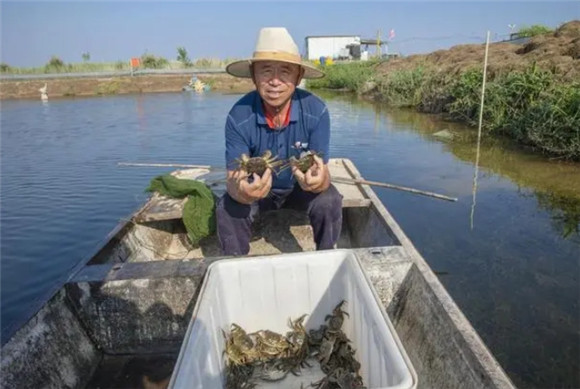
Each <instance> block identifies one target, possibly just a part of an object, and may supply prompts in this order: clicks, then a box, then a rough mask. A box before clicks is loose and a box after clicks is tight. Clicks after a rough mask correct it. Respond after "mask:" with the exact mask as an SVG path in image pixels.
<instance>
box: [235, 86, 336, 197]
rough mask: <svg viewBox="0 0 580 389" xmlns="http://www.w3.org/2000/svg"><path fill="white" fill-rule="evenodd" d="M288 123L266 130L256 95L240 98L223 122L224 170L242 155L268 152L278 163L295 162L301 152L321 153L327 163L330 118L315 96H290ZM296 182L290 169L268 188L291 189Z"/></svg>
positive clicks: (296, 94)
mask: <svg viewBox="0 0 580 389" xmlns="http://www.w3.org/2000/svg"><path fill="white" fill-rule="evenodd" d="M291 104H292V105H291V108H290V123H289V124H288V126H286V127H284V128H282V129H280V130H273V129H270V127H269V126H268V124H267V122H266V117H265V115H264V110H263V107H262V99H261V97H260V95H259V94H258V92H257V91H253V92H250V93H248V94H246V95H245V96H244V97H242V98H241V99H240V100H239V101H238V102H237V103H236V104H234V106H233V107H232V109H231V110H230V113H229V114H228V118H227V121H226V166H227V168H228V170H234V169H235V168H236V167H237V162H236V159H237V158H240V156H241V155H242V154H246V155H248V156H249V157H258V156H261V155H262V154H263V153H264V152H265V151H266V150H270V151H271V152H272V155H273V156H277V157H278V159H288V158H290V157H291V156H295V157H296V158H298V157H299V156H300V153H301V152H302V151H307V150H312V151H316V152H317V153H322V157H323V159H324V163H327V162H328V157H329V155H328V152H329V143H330V117H329V115H328V109H327V107H326V104H325V103H324V102H323V101H322V100H321V99H320V98H319V97H317V96H315V95H313V94H312V93H310V92H307V91H305V90H302V89H296V91H295V92H294V94H293V95H292V102H291ZM295 182H296V180H295V178H294V177H293V176H292V172H291V171H290V169H286V170H284V171H283V172H282V173H280V174H279V175H274V176H273V182H272V188H274V189H289V188H292V187H293V186H294V184H295Z"/></svg>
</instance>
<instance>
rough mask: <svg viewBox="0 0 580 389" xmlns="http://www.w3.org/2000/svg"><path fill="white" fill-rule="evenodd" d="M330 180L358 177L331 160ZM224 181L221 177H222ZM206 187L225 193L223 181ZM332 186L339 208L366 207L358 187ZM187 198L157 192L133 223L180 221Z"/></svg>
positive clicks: (180, 174)
mask: <svg viewBox="0 0 580 389" xmlns="http://www.w3.org/2000/svg"><path fill="white" fill-rule="evenodd" d="M328 166H329V169H330V175H331V177H335V178H342V179H345V178H346V179H361V178H362V177H360V174H359V173H358V171H357V170H356V168H355V167H354V165H352V162H350V161H349V160H345V159H342V158H336V159H330V160H329V162H328ZM208 173H210V171H209V170H208V169H187V170H179V171H177V172H174V173H172V174H173V175H174V176H176V177H177V178H183V179H196V178H198V177H200V176H203V175H205V174H208ZM221 178H222V179H223V174H222V177H221ZM206 182H208V185H210V187H211V188H212V189H213V190H214V192H215V193H216V194H217V195H221V194H222V193H224V191H225V185H224V183H223V181H222V182H221V183H212V180H211V179H209V178H208V179H207V181H206ZM333 185H334V186H335V187H336V189H338V191H339V192H340V194H341V195H342V196H343V199H342V207H343V208H353V207H369V206H370V204H371V201H370V199H369V198H368V197H367V196H366V195H365V194H364V192H363V191H362V190H361V188H360V187H359V186H358V185H351V184H345V183H338V182H335V183H333ZM186 201H187V199H173V198H169V197H167V196H161V195H159V194H157V193H155V194H154V195H153V197H152V198H151V201H149V202H147V204H146V205H145V206H144V207H143V208H142V209H141V210H140V211H139V212H137V214H136V215H135V218H134V221H135V222H136V223H144V222H151V221H162V220H174V219H181V217H182V213H183V206H184V205H185V202H186Z"/></svg>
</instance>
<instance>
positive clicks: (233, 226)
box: [216, 184, 342, 255]
mask: <svg viewBox="0 0 580 389" xmlns="http://www.w3.org/2000/svg"><path fill="white" fill-rule="evenodd" d="M280 208H290V209H296V210H300V211H305V212H307V214H308V217H309V219H310V225H311V226H312V229H313V232H314V241H315V242H316V249H317V250H326V249H332V248H334V245H335V244H336V242H337V241H338V237H339V236H340V229H341V227H342V196H341V194H340V193H339V192H338V190H337V189H336V188H335V187H334V186H333V185H330V187H329V188H328V189H327V190H326V191H324V192H322V193H311V192H305V191H303V190H302V188H300V186H299V185H298V184H296V185H295V186H294V188H293V189H289V190H276V189H273V190H272V191H271V192H270V193H269V194H268V196H267V197H266V198H263V199H261V200H259V201H257V202H255V203H253V204H251V205H246V204H241V203H238V202H237V201H236V200H234V199H233V198H232V197H231V196H230V195H229V194H228V193H227V192H226V194H224V195H223V196H222V198H221V199H220V200H219V202H218V205H217V208H216V216H217V232H218V237H219V240H220V245H221V248H222V252H223V254H224V255H246V254H248V252H249V251H250V238H251V237H252V222H253V221H254V218H255V217H256V216H257V215H258V213H259V212H260V211H262V212H264V211H270V210H277V209H280Z"/></svg>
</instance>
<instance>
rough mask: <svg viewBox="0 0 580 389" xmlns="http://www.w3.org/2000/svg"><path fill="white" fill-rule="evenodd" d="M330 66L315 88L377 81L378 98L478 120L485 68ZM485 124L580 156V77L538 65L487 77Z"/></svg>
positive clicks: (541, 147) (374, 87) (352, 88)
mask: <svg viewBox="0 0 580 389" xmlns="http://www.w3.org/2000/svg"><path fill="white" fill-rule="evenodd" d="M324 70H325V72H326V77H325V78H323V79H320V80H311V81H309V82H308V84H307V86H308V87H309V88H314V89H315V88H329V89H342V90H349V91H352V92H360V91H361V88H363V86H364V85H367V84H372V88H371V89H372V91H371V92H370V94H372V96H373V97H374V98H375V99H376V100H379V101H383V102H385V103H387V104H389V105H393V106H399V107H414V108H416V109H417V110H419V111H422V112H429V113H442V114H445V115H446V116H447V117H448V118H450V119H452V120H456V121H462V122H466V123H468V124H469V125H474V126H475V125H477V122H478V118H479V107H480V99H481V84H482V81H483V71H482V70H481V69H479V68H472V69H467V70H466V71H464V72H462V73H460V74H457V75H451V74H448V73H446V72H442V71H437V70H436V69H434V68H430V67H428V66H425V65H418V66H416V67H414V68H405V69H400V70H396V71H390V72H388V73H386V74H376V73H375V72H374V71H373V64H372V63H364V62H359V63H349V64H337V65H333V66H327V67H326V68H325V69H324ZM367 89H368V88H367ZM483 129H484V131H486V132H487V133H496V134H498V135H506V136H508V137H510V138H513V139H515V140H516V141H518V142H519V143H521V144H524V145H528V146H532V147H534V148H536V149H538V150H540V151H542V152H545V153H548V154H550V155H555V156H560V157H563V158H567V159H573V160H580V82H574V83H569V82H563V81H561V80H560V79H559V78H558V77H557V75H555V74H554V73H553V72H551V71H548V70H545V69H540V68H539V67H537V66H536V65H535V64H532V65H531V66H530V67H528V68H527V69H525V70H524V71H512V72H504V73H497V74H495V75H492V76H490V77H488V80H487V86H486V97H485V104H484V109H483Z"/></svg>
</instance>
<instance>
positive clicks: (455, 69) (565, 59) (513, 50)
mask: <svg viewBox="0 0 580 389" xmlns="http://www.w3.org/2000/svg"><path fill="white" fill-rule="evenodd" d="M532 63H536V65H537V66H538V67H540V68H542V69H546V70H550V71H552V72H554V74H556V75H558V76H559V77H561V78H562V79H563V80H570V81H572V80H576V81H577V80H579V79H580V21H579V20H575V21H572V22H568V23H566V24H563V25H562V26H560V28H558V29H557V30H556V31H554V32H553V33H551V34H545V35H539V36H535V37H533V38H531V39H530V41H529V42H528V43H526V44H524V45H516V44H512V43H493V44H490V45H489V58H488V65H489V67H488V74H489V75H490V76H491V77H493V76H495V75H497V74H499V73H505V72H509V71H512V70H524V69H526V68H529V67H530V65H531V64H532ZM417 66H426V67H430V68H433V69H435V70H437V71H440V72H444V73H447V74H450V75H455V74H459V73H462V72H464V71H465V70H467V69H470V68H473V67H477V68H481V67H482V66H483V51H482V45H480V44H471V45H458V46H454V47H452V48H450V49H448V50H438V51H435V52H433V53H430V54H426V55H424V54H421V55H412V56H409V57H405V58H399V59H395V60H391V61H388V62H385V63H382V64H381V65H380V66H379V67H378V68H377V71H378V72H379V73H383V74H384V73H389V72H392V71H397V70H408V69H414V68H416V67H417Z"/></svg>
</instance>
